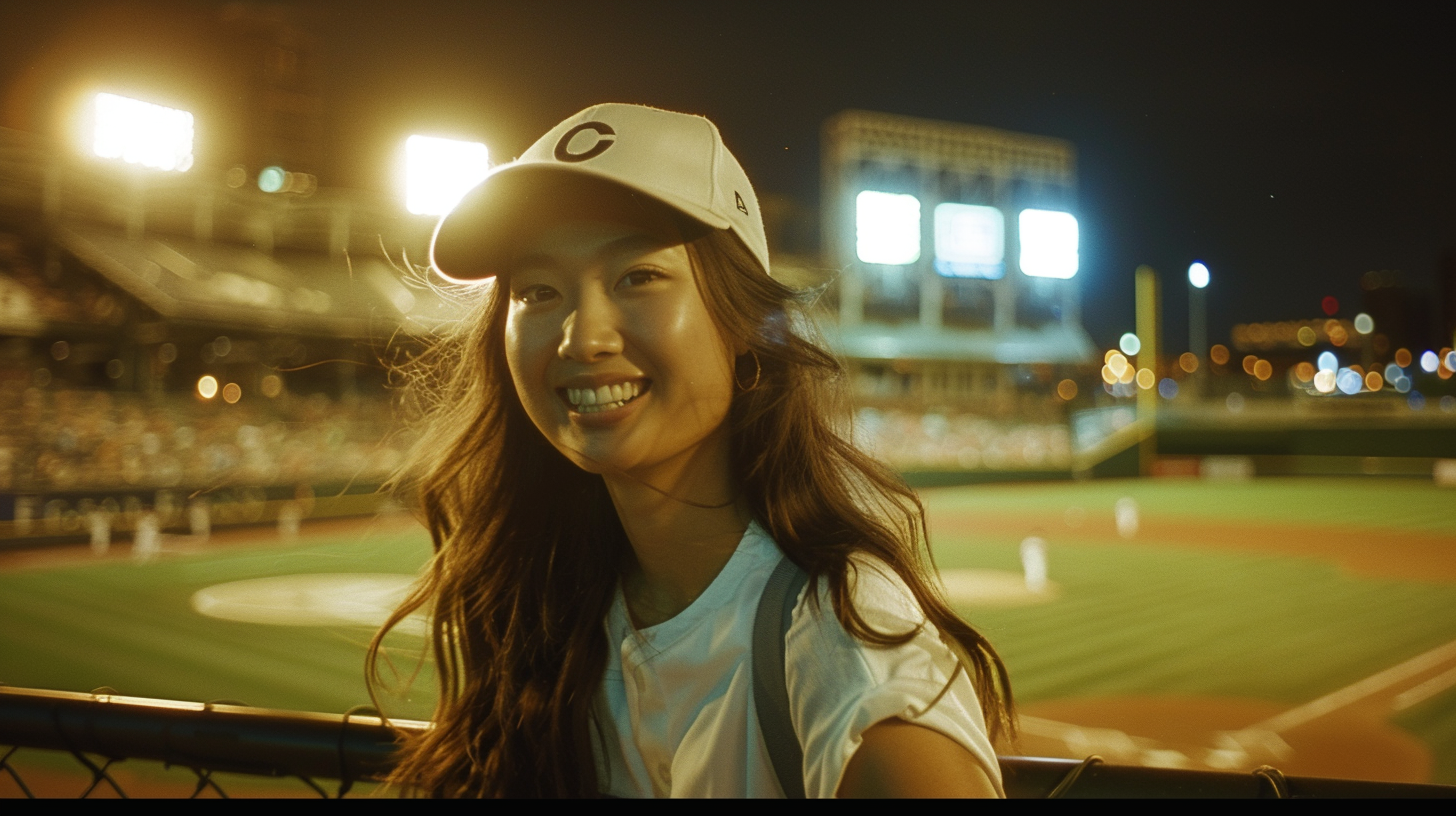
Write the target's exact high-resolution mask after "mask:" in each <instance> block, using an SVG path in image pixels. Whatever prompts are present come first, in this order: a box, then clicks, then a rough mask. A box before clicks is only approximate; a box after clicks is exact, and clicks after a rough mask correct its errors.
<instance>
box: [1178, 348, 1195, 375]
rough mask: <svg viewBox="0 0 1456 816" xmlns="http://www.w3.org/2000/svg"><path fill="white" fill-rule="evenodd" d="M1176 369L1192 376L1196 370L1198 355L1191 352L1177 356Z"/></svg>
mask: <svg viewBox="0 0 1456 816" xmlns="http://www.w3.org/2000/svg"><path fill="white" fill-rule="evenodd" d="M1178 367H1179V368H1181V369H1183V371H1184V373H1186V374H1192V373H1193V372H1195V371H1197V370H1198V355H1197V354H1194V353H1193V352H1191V351H1185V352H1183V353H1182V354H1180V355H1178Z"/></svg>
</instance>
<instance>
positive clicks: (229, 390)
mask: <svg viewBox="0 0 1456 816" xmlns="http://www.w3.org/2000/svg"><path fill="white" fill-rule="evenodd" d="M222 398H223V400H224V401H225V402H227V404H228V405H232V404H233V403H235V402H237V401H238V400H240V399H242V398H243V388H242V386H240V385H238V384H237V383H228V384H227V385H224V386H223V387H222Z"/></svg>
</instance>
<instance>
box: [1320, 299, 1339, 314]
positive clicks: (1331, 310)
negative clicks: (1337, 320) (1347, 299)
mask: <svg viewBox="0 0 1456 816" xmlns="http://www.w3.org/2000/svg"><path fill="white" fill-rule="evenodd" d="M1320 309H1321V310H1322V311H1324V313H1325V314H1327V315H1329V316H1330V317H1334V316H1335V312H1338V311H1339V310H1340V301H1339V300H1337V299H1335V296H1334V295H1325V296H1324V299H1323V300H1321V301H1320Z"/></svg>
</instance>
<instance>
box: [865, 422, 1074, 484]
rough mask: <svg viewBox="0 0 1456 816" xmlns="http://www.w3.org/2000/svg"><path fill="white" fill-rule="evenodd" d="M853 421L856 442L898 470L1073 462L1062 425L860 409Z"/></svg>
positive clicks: (1058, 465) (1035, 467) (1061, 466)
mask: <svg viewBox="0 0 1456 816" xmlns="http://www.w3.org/2000/svg"><path fill="white" fill-rule="evenodd" d="M854 425H855V427H854V433H855V441H856V442H857V443H858V444H859V445H861V446H862V447H864V448H865V449H866V450H868V451H870V452H871V453H873V454H874V455H875V456H877V457H879V458H880V459H882V460H884V461H885V462H887V463H889V464H890V465H891V466H893V467H895V468H897V469H899V470H1052V469H1065V468H1068V467H1070V466H1071V462H1072V443H1071V435H1070V434H1069V433H1068V430H1067V426H1066V425H1065V424H1062V423H1057V424H1052V423H1045V424H1042V423H1028V422H1014V421H1006V420H995V419H989V418H986V417H984V416H979V415H975V414H957V413H940V412H936V411H927V412H918V411H905V410H895V409H879V408H861V409H859V410H858V411H857V412H856V413H855V423H854Z"/></svg>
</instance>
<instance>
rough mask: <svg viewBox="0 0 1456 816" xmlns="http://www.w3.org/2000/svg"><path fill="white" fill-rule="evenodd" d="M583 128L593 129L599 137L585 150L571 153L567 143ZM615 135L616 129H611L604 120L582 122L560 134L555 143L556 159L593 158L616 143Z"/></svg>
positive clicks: (583, 159)
mask: <svg viewBox="0 0 1456 816" xmlns="http://www.w3.org/2000/svg"><path fill="white" fill-rule="evenodd" d="M583 130H590V131H593V132H595V133H596V134H597V136H598V137H599V138H598V139H597V141H596V144H593V145H592V146H591V147H590V148H587V149H586V150H585V151H583V152H581V153H572V152H571V150H570V148H569V147H568V145H570V144H571V139H572V137H573V136H575V135H576V134H578V133H580V132H582V131H583ZM616 135H617V131H615V130H612V126H611V125H609V124H607V123H606V122H582V123H581V124H579V125H577V126H576V127H574V128H572V129H571V130H568V131H566V133H564V134H562V136H561V141H559V142H557V143H556V152H555V155H556V160H557V161H560V162H584V161H586V160H587V159H594V158H596V157H597V156H600V155H602V154H603V153H605V152H606V150H607V148H609V147H611V146H612V145H613V144H616V142H617V139H616Z"/></svg>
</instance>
